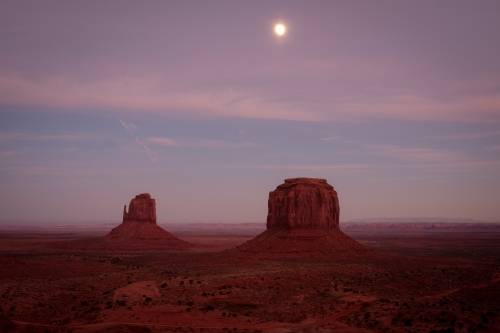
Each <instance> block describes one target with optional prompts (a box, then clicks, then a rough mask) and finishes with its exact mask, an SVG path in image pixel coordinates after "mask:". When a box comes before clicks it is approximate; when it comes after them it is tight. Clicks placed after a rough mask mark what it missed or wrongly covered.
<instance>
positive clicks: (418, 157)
mask: <svg viewBox="0 0 500 333" xmlns="http://www.w3.org/2000/svg"><path fill="white" fill-rule="evenodd" d="M364 147H365V149H367V151H368V152H370V153H372V154H376V155H381V156H385V157H389V158H391V159H395V160H399V161H402V162H417V163H418V162H421V163H440V162H456V161H464V160H467V156H466V155H465V154H463V153H460V152H456V151H449V150H444V149H435V148H422V147H403V146H399V145H390V144H367V145H364Z"/></svg>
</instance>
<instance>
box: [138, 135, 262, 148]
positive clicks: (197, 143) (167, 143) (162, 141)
mask: <svg viewBox="0 0 500 333" xmlns="http://www.w3.org/2000/svg"><path fill="white" fill-rule="evenodd" d="M145 141H146V142H147V143H148V144H151V145H155V146H159V147H185V148H207V149H226V148H245V147H254V146H256V144H255V143H252V142H234V141H225V140H216V139H180V140H174V139H172V138H168V137H149V138H147V139H145Z"/></svg>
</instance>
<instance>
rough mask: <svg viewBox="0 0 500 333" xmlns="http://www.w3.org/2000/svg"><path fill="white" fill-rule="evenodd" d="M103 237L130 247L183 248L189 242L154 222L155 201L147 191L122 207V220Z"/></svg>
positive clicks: (113, 243)
mask: <svg viewBox="0 0 500 333" xmlns="http://www.w3.org/2000/svg"><path fill="white" fill-rule="evenodd" d="M105 239H106V240H108V241H111V242H112V245H114V246H119V247H124V248H130V247H134V248H137V249H140V248H151V247H155V248H162V249H163V248H172V249H184V248H187V247H189V243H187V242H185V241H183V240H180V239H178V238H177V237H175V236H174V235H172V234H171V233H169V232H168V231H166V230H165V229H163V228H161V227H160V226H159V225H158V224H156V201H155V199H153V198H151V195H150V194H149V193H142V194H138V195H136V196H135V198H133V199H132V200H131V201H130V204H129V206H128V211H127V206H126V205H125V207H124V208H123V222H122V224H120V225H119V226H118V227H116V228H114V229H113V230H111V232H110V233H109V234H107V235H106V236H105Z"/></svg>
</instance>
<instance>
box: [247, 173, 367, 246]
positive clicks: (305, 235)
mask: <svg viewBox="0 0 500 333" xmlns="http://www.w3.org/2000/svg"><path fill="white" fill-rule="evenodd" d="M339 214H340V207H339V199H338V195H337V192H336V191H335V189H334V188H333V186H331V185H330V184H328V183H327V181H326V180H325V179H317V178H292V179H286V180H285V182H284V183H283V184H281V185H279V186H278V187H277V188H276V189H275V190H274V191H272V192H270V193H269V201H268V215H267V230H266V231H265V232H263V233H261V234H260V235H258V236H256V237H255V238H253V239H251V240H250V241H248V242H246V243H244V244H242V245H240V246H238V249H239V250H240V251H243V252H252V253H255V254H263V255H271V256H273V255H312V256H316V255H322V254H325V255H331V254H352V253H358V252H364V250H365V249H364V247H363V246H362V245H361V244H359V243H358V242H356V241H355V240H353V239H352V238H350V237H349V236H347V235H346V234H344V233H343V232H342V231H341V230H340V228H339Z"/></svg>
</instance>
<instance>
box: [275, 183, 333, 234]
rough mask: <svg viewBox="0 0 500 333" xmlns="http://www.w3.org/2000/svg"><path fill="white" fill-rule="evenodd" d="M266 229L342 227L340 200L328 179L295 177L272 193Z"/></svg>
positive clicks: (329, 228) (330, 228) (327, 228)
mask: <svg viewBox="0 0 500 333" xmlns="http://www.w3.org/2000/svg"><path fill="white" fill-rule="evenodd" d="M267 229H268V230H276V229H325V230H338V229H339V199H338V197H337V192H336V191H335V190H334V189H333V187H332V186H331V185H330V184H328V183H327V182H326V180H325V179H317V178H292V179H286V180H285V183H284V184H281V185H279V186H278V187H277V188H276V190H274V191H272V192H270V193H269V201H268V215H267Z"/></svg>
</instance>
